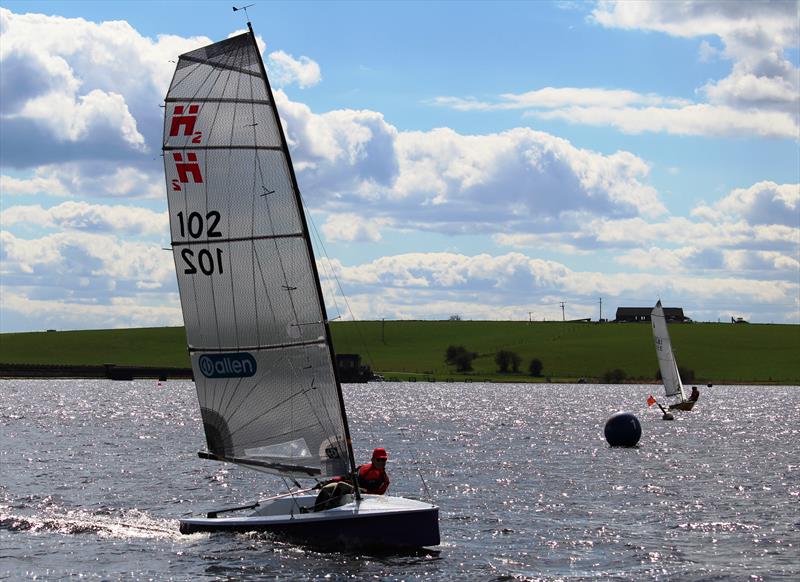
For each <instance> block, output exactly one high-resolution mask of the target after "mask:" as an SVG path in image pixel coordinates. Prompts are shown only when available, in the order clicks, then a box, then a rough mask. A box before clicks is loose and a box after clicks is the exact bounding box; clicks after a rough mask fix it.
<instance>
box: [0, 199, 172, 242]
mask: <svg viewBox="0 0 800 582" xmlns="http://www.w3.org/2000/svg"><path fill="white" fill-rule="evenodd" d="M0 223H2V224H3V226H4V227H6V228H7V227H9V226H12V225H20V224H22V225H31V226H36V227H39V228H47V229H61V230H72V231H83V232H91V233H114V234H117V235H128V236H141V235H151V236H156V237H158V236H161V235H164V234H166V233H167V232H169V219H168V217H167V215H166V213H163V212H153V211H152V210H148V209H146V208H139V207H136V206H102V205H96V204H88V203H86V202H73V201H69V202H64V203H62V204H59V205H58V206H53V207H51V208H43V207H42V206H40V205H38V204H37V205H29V206H12V207H11V208H9V209H8V210H4V211H3V212H0Z"/></svg>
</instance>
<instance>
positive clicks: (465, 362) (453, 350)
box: [444, 346, 478, 372]
mask: <svg viewBox="0 0 800 582" xmlns="http://www.w3.org/2000/svg"><path fill="white" fill-rule="evenodd" d="M477 357H478V354H477V353H476V352H470V351H468V350H467V348H465V347H464V346H448V347H447V351H446V352H445V355H444V361H445V362H447V363H448V364H450V365H453V366H455V367H456V371H457V372H469V371H470V370H472V360H474V359H475V358H477Z"/></svg>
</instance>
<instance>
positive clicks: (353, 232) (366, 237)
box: [322, 213, 394, 242]
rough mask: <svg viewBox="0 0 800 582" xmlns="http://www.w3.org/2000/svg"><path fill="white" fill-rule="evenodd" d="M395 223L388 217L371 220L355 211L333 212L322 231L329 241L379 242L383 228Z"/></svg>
mask: <svg viewBox="0 0 800 582" xmlns="http://www.w3.org/2000/svg"><path fill="white" fill-rule="evenodd" d="M393 223H394V221H392V220H391V219H388V218H378V219H375V220H369V219H365V218H364V217H363V216H360V215H358V214H353V213H344V214H332V215H330V216H329V217H328V218H327V220H326V221H325V223H324V224H323V225H322V232H323V233H324V234H325V238H326V239H328V240H329V241H346V242H378V241H380V240H381V238H382V236H381V230H382V229H383V228H384V227H386V226H388V225H391V224H393Z"/></svg>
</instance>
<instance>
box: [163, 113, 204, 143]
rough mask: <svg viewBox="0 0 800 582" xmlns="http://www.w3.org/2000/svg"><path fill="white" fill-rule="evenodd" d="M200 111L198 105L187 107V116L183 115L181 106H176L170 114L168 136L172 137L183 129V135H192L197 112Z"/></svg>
mask: <svg viewBox="0 0 800 582" xmlns="http://www.w3.org/2000/svg"><path fill="white" fill-rule="evenodd" d="M198 111H200V106H199V105H189V114H188V115H184V114H183V105H176V106H175V111H173V112H172V125H170V126H169V135H170V136H172V137H174V136H177V135H178V131H179V130H180V128H181V127H183V135H192V134H193V133H194V123H195V122H196V121H197V112H198Z"/></svg>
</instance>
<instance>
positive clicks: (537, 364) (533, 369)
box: [528, 358, 544, 377]
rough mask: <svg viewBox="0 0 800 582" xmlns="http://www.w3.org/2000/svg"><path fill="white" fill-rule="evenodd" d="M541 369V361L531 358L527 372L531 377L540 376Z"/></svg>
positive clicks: (542, 366)
mask: <svg viewBox="0 0 800 582" xmlns="http://www.w3.org/2000/svg"><path fill="white" fill-rule="evenodd" d="M543 368H544V365H543V364H542V361H541V360H540V359H539V358H533V359H532V360H531V363H530V364H528V372H530V373H531V376H536V377H538V376H541V375H542V369H543Z"/></svg>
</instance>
